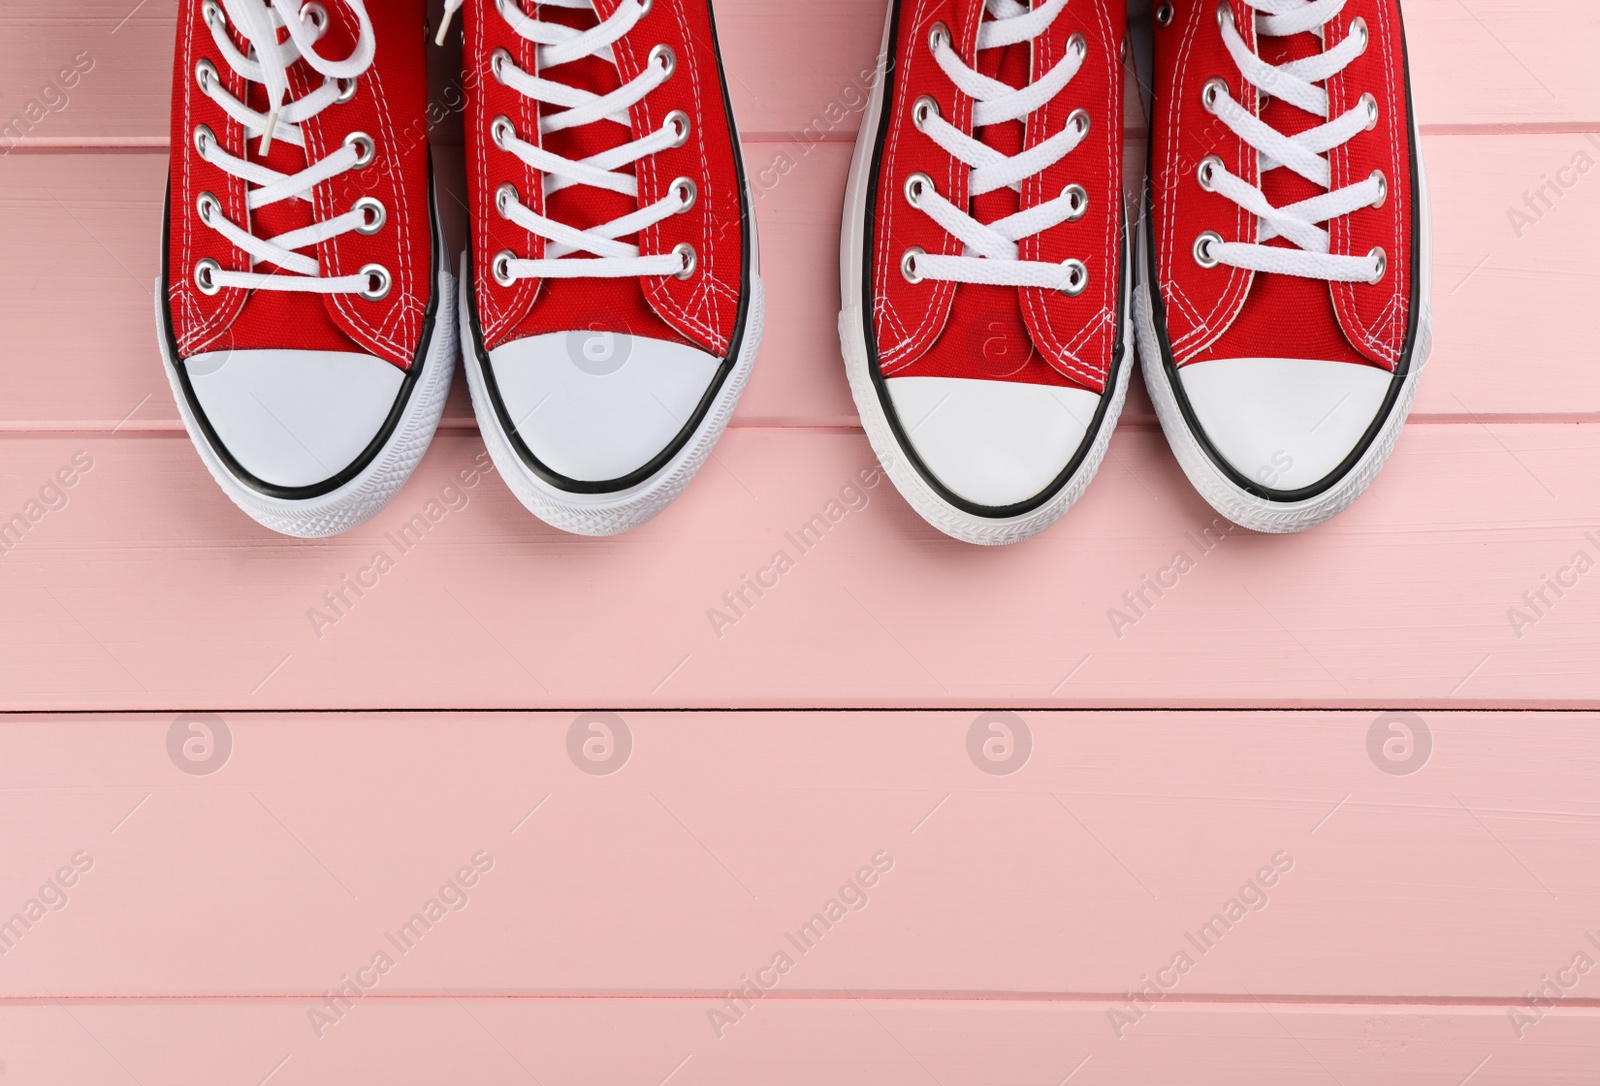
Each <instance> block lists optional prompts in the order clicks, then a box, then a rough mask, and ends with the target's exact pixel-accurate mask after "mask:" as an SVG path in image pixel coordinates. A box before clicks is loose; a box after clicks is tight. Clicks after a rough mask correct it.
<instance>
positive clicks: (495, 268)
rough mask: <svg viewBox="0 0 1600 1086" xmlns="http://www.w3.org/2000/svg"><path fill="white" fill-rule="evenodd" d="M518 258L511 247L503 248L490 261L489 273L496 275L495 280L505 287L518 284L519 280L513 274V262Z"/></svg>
mask: <svg viewBox="0 0 1600 1086" xmlns="http://www.w3.org/2000/svg"><path fill="white" fill-rule="evenodd" d="M515 259H516V254H515V253H513V252H512V251H511V250H510V249H501V250H500V251H499V252H498V253H495V254H494V259H493V260H492V261H490V262H489V273H490V274H491V275H493V276H494V281H495V282H496V283H499V284H500V285H501V286H503V287H512V286H516V284H517V281H516V279H515V278H513V277H512V275H511V262H512V261H513V260H515Z"/></svg>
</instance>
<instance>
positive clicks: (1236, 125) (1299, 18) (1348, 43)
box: [1194, 0, 1389, 283]
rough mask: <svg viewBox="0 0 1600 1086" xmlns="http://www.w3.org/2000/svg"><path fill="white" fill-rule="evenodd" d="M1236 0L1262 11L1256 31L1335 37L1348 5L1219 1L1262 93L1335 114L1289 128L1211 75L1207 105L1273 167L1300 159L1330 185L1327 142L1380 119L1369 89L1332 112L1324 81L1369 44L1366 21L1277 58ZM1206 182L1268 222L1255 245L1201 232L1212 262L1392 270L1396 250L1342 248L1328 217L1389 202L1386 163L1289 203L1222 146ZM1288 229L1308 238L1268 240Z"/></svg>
mask: <svg viewBox="0 0 1600 1086" xmlns="http://www.w3.org/2000/svg"><path fill="white" fill-rule="evenodd" d="M1234 3H1238V4H1241V5H1242V6H1243V8H1244V10H1245V11H1246V12H1247V13H1248V15H1249V17H1250V18H1253V19H1254V20H1255V25H1256V31H1257V33H1258V34H1260V35H1262V36H1265V37H1274V38H1282V37H1288V36H1290V35H1293V34H1305V33H1311V34H1315V35H1316V36H1317V37H1318V38H1319V39H1325V28H1326V26H1327V24H1328V23H1329V22H1331V21H1333V19H1335V18H1336V17H1337V16H1338V15H1339V12H1340V11H1341V10H1343V8H1344V6H1345V0H1231V2H1230V0H1224V2H1223V3H1222V4H1221V5H1220V6H1219V8H1218V11H1217V21H1218V23H1219V25H1220V27H1221V30H1222V40H1223V41H1224V43H1226V45H1227V47H1228V52H1229V53H1231V54H1232V56H1233V59H1234V62H1235V63H1236V64H1237V65H1238V66H1239V72H1240V74H1241V75H1242V76H1244V78H1245V79H1246V80H1248V81H1249V82H1250V83H1251V84H1252V85H1254V86H1255V87H1256V88H1257V89H1258V90H1259V91H1261V92H1262V94H1265V95H1271V96H1272V97H1274V98H1278V99H1281V100H1282V101H1285V102H1288V103H1290V104H1291V105H1294V106H1297V107H1299V108H1300V109H1303V110H1305V111H1306V112H1307V113H1310V114H1312V115H1314V116H1316V117H1320V118H1321V119H1322V120H1323V121H1325V122H1326V123H1324V124H1321V125H1318V126H1317V127H1315V128H1311V129H1308V130H1307V131H1305V132H1301V133H1299V134H1298V135H1295V136H1285V135H1284V134H1283V133H1281V132H1279V131H1278V130H1277V129H1275V128H1273V127H1272V126H1271V125H1269V124H1267V123H1266V122H1265V121H1262V120H1261V119H1260V118H1258V117H1257V116H1256V115H1255V114H1254V113H1252V112H1250V111H1249V110H1247V109H1245V108H1244V107H1243V106H1241V105H1240V104H1239V103H1238V102H1237V101H1236V100H1235V99H1234V98H1233V96H1232V94H1231V93H1230V91H1229V89H1228V86H1227V83H1226V82H1225V81H1223V80H1220V79H1213V80H1210V81H1208V82H1207V83H1206V85H1205V87H1204V90H1203V96H1202V100H1203V102H1204V104H1205V108H1206V109H1207V110H1209V111H1210V112H1212V113H1214V114H1216V116H1217V118H1218V119H1219V120H1220V121H1222V123H1223V124H1225V125H1227V126H1228V127H1229V128H1230V129H1232V130H1233V132H1234V134H1235V135H1237V136H1238V137H1239V138H1240V139H1241V140H1243V141H1244V142H1245V143H1246V144H1248V145H1249V146H1250V147H1252V148H1254V149H1255V151H1256V152H1257V154H1258V155H1259V156H1260V163H1261V173H1262V175H1263V176H1265V175H1266V174H1268V173H1270V172H1271V171H1273V170H1276V169H1290V170H1293V171H1294V172H1295V173H1297V174H1299V175H1300V176H1301V177H1303V178H1305V179H1306V180H1307V181H1310V182H1311V183H1312V184H1314V185H1316V186H1317V187H1318V188H1321V189H1329V188H1330V186H1331V185H1332V183H1333V182H1332V175H1331V169H1330V167H1329V164H1328V159H1327V157H1326V155H1327V152H1328V151H1331V150H1333V149H1334V148H1336V147H1341V146H1343V145H1344V144H1345V143H1347V142H1349V141H1350V140H1351V139H1352V138H1353V137H1354V136H1355V135H1356V134H1357V133H1359V132H1363V131H1366V130H1368V129H1370V128H1372V127H1373V126H1375V125H1376V124H1377V123H1378V100H1377V99H1376V98H1374V97H1373V96H1372V95H1370V94H1366V95H1363V96H1362V97H1361V100H1360V101H1359V102H1358V103H1357V104H1356V105H1355V106H1354V107H1352V108H1351V109H1349V110H1347V111H1346V112H1345V113H1344V114H1343V115H1341V116H1339V117H1335V118H1333V119H1332V120H1329V117H1328V112H1329V106H1328V92H1327V90H1326V89H1325V88H1324V87H1320V86H1317V84H1318V83H1324V82H1325V81H1326V80H1328V79H1331V78H1332V77H1333V76H1336V75H1338V74H1339V73H1340V72H1342V71H1344V70H1345V68H1346V67H1348V66H1349V65H1350V63H1351V62H1352V61H1354V60H1355V59H1356V58H1357V57H1359V56H1360V55H1361V54H1362V53H1363V52H1365V51H1366V48H1367V44H1368V40H1369V32H1368V30H1367V24H1366V21H1365V20H1363V19H1360V18H1358V19H1356V20H1355V22H1354V23H1352V24H1351V27H1350V34H1349V36H1348V37H1346V38H1345V39H1344V40H1343V41H1341V42H1340V43H1339V44H1338V45H1337V46H1335V47H1334V48H1332V49H1325V50H1324V51H1323V52H1321V53H1318V54H1316V55H1314V56H1310V57H1306V58H1304V59H1302V60H1294V61H1290V62H1289V63H1287V64H1282V65H1277V66H1274V65H1271V64H1268V63H1267V62H1266V61H1264V60H1262V59H1261V57H1260V56H1258V55H1257V54H1256V53H1254V52H1252V51H1251V49H1250V47H1249V46H1248V45H1246V44H1245V41H1244V38H1243V36H1242V35H1241V34H1240V33H1239V27H1238V24H1237V23H1236V22H1235V21H1234V6H1233V4H1234ZM1200 184H1201V186H1202V187H1204V188H1206V189H1207V190H1209V191H1213V192H1216V193H1218V194H1220V195H1222V196H1225V197H1227V198H1228V199H1229V200H1232V201H1233V202H1234V203H1236V204H1238V205H1239V206H1240V207H1242V208H1244V209H1245V210H1246V211H1248V212H1249V213H1250V214H1252V215H1254V216H1256V219H1257V223H1258V228H1257V234H1256V244H1253V245H1252V244H1245V243H1242V242H1224V241H1223V240H1222V238H1221V237H1220V236H1219V235H1217V234H1215V233H1212V232H1209V231H1208V232H1207V233H1204V234H1201V235H1200V237H1199V238H1198V239H1196V241H1195V248H1194V255H1195V259H1196V260H1197V261H1199V262H1200V264H1201V265H1202V266H1204V267H1215V266H1216V265H1218V264H1225V265H1228V266H1229V267H1234V268H1244V269H1247V270H1249V271H1258V272H1275V273H1278V274H1281V275H1297V276H1301V277H1303V278H1307V279H1325V280H1328V281H1330V282H1341V283H1376V282H1378V281H1380V280H1381V279H1382V278H1383V276H1384V273H1385V272H1386V271H1387V270H1388V266H1389V261H1388V256H1387V254H1385V253H1384V251H1383V250H1382V249H1374V250H1373V251H1372V252H1371V253H1369V254H1368V255H1366V256H1334V255H1332V254H1331V253H1330V252H1329V249H1330V242H1329V235H1328V231H1327V230H1324V229H1323V228H1322V226H1321V225H1320V224H1321V223H1325V222H1327V221H1329V220H1330V219H1335V218H1338V217H1340V216H1344V215H1348V214H1350V213H1351V212H1353V211H1357V210H1360V209H1361V208H1363V207H1367V206H1374V207H1381V206H1383V203H1384V201H1385V200H1387V199H1388V196H1389V182H1388V179H1387V178H1386V177H1384V175H1383V173H1382V171H1375V172H1374V173H1373V174H1372V175H1371V176H1370V177H1368V178H1367V179H1366V180H1364V181H1361V182H1358V183H1357V184H1354V185H1349V186H1347V187H1345V188H1342V189H1338V190H1336V191H1326V192H1323V193H1322V194H1321V195H1318V196H1314V197H1312V198H1311V199H1309V200H1302V201H1301V202H1299V203H1296V204H1291V205H1289V206H1288V207H1273V206H1272V203H1271V202H1270V201H1269V200H1268V199H1267V197H1266V194H1265V193H1263V192H1262V191H1261V189H1259V188H1257V187H1256V186H1255V185H1251V184H1249V183H1248V182H1246V181H1245V180H1244V179H1242V178H1240V177H1237V176H1235V175H1234V174H1232V173H1230V172H1229V171H1228V169H1227V167H1226V166H1225V165H1224V164H1223V162H1222V160H1221V159H1220V158H1217V157H1216V156H1207V157H1206V158H1205V159H1203V160H1202V161H1201V163H1200ZM1278 237H1282V238H1284V239H1286V240H1288V241H1289V242H1291V243H1293V244H1294V245H1295V246H1298V248H1287V247H1285V246H1280V245H1267V244H1266V242H1268V241H1271V240H1273V239H1274V238H1278Z"/></svg>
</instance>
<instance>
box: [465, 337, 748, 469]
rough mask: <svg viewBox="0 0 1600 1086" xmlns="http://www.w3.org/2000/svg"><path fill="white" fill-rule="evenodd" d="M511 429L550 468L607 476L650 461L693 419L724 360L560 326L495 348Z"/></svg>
mask: <svg viewBox="0 0 1600 1086" xmlns="http://www.w3.org/2000/svg"><path fill="white" fill-rule="evenodd" d="M489 365H490V368H491V369H492V370H493V371H494V380H495V385H496V386H497V388H498V389H499V392H500V399H501V402H502V403H504V404H505V408H506V413H507V414H508V415H509V416H510V422H511V425H512V427H513V428H514V429H515V430H516V433H517V436H518V437H520V438H521V439H522V442H523V444H525V445H526V446H527V447H528V450H529V451H530V452H532V453H533V455H534V456H536V457H538V459H539V462H540V463H542V464H544V465H545V466H546V467H547V468H549V469H550V470H551V471H554V472H556V473H558V474H560V475H564V476H566V477H567V478H569V479H577V480H580V481H582V482H593V483H599V482H609V481H610V480H613V479H620V478H623V477H624V476H627V475H630V474H632V473H634V472H636V471H638V470H639V469H640V468H642V467H644V466H645V465H646V464H648V463H650V461H652V460H654V459H655V458H656V457H657V456H659V455H660V454H661V453H662V451H663V450H665V449H666V448H667V447H668V446H670V445H671V444H672V442H673V439H675V438H676V437H677V436H678V435H679V434H680V433H681V432H682V431H683V428H684V427H685V426H687V425H688V424H689V421H690V420H691V419H692V418H693V417H694V414H695V411H696V410H697V409H698V408H699V406H700V401H701V399H702V398H704V396H705V394H706V390H707V389H708V388H710V387H711V382H712V381H713V380H714V379H715V377H716V374H717V369H718V367H720V366H721V365H722V362H721V360H720V359H718V358H715V357H714V356H712V355H709V354H707V353H706V352H705V351H701V350H697V349H695V348H694V347H690V346H687V345H685V344H682V343H669V342H667V341H666V340H659V339H645V338H642V337H639V336H628V335H621V334H617V335H613V334H611V333H602V332H588V331H580V332H554V333H550V334H547V335H541V336H531V337H529V338H528V339H519V340H517V341H515V342H513V343H507V344H506V345H505V346H503V347H498V348H496V349H495V350H493V351H491V352H489Z"/></svg>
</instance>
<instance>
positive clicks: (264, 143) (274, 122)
mask: <svg viewBox="0 0 1600 1086" xmlns="http://www.w3.org/2000/svg"><path fill="white" fill-rule="evenodd" d="M277 127H278V111H277V110H273V111H272V112H271V113H269V114H267V127H266V131H264V132H262V133H261V154H262V157H265V156H266V155H267V154H268V153H269V152H270V151H271V150H272V132H273V130H274V129H275V128H277Z"/></svg>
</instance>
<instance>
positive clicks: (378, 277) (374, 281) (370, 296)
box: [357, 264, 394, 302]
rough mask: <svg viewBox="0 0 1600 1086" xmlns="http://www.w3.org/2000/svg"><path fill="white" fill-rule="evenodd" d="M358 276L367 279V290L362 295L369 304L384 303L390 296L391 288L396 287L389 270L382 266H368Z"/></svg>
mask: <svg viewBox="0 0 1600 1086" xmlns="http://www.w3.org/2000/svg"><path fill="white" fill-rule="evenodd" d="M357 274H359V275H364V276H366V277H367V289H366V290H363V291H361V292H360V293H361V296H362V297H363V298H365V299H366V300H367V301H369V302H381V301H383V300H384V299H385V298H387V297H388V296H389V288H390V287H392V286H394V280H393V279H392V278H391V277H390V275H389V269H388V268H386V267H384V266H383V265H382V264H368V265H367V266H366V267H364V268H362V269H361V271H360V272H358V273H357Z"/></svg>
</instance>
